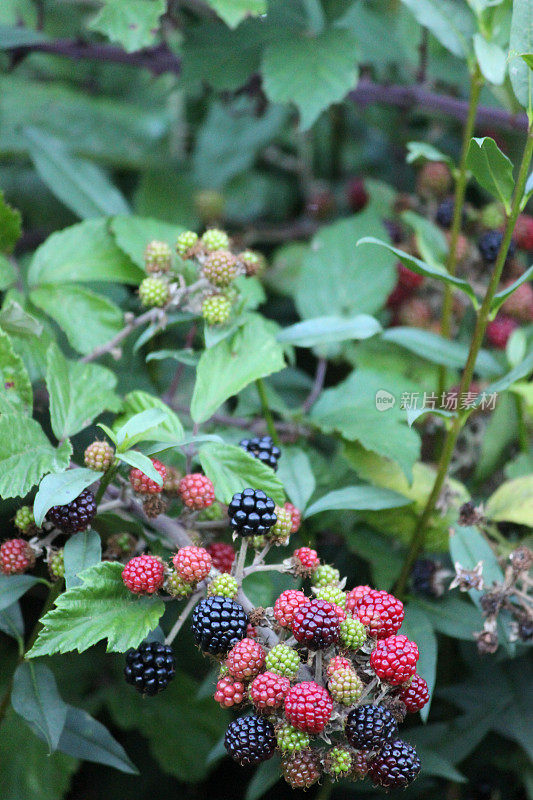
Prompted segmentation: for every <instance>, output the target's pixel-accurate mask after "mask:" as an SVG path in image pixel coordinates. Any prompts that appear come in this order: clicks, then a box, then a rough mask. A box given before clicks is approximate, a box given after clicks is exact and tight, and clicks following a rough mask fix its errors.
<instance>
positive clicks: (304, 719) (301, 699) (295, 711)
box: [285, 681, 333, 733]
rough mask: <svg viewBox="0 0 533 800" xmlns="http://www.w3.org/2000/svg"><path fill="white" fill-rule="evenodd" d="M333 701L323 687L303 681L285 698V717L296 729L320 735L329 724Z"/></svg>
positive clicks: (312, 682)
mask: <svg viewBox="0 0 533 800" xmlns="http://www.w3.org/2000/svg"><path fill="white" fill-rule="evenodd" d="M332 711H333V701H332V699H331V697H330V696H329V694H328V692H327V691H326V690H325V689H324V687H323V686H320V685H319V684H318V683H315V682H314V681H302V682H301V683H297V684H296V685H295V686H293V687H292V688H291V689H290V690H289V692H288V694H287V696H286V698H285V716H286V717H287V719H288V721H289V722H290V723H291V725H292V726H293V727H294V728H298V730H300V731H305V732H306V733H320V732H321V731H322V730H324V728H325V726H326V725H327V723H328V722H329V719H330V717H331V712H332Z"/></svg>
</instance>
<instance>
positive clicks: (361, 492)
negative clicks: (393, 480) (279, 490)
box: [305, 486, 411, 519]
mask: <svg viewBox="0 0 533 800" xmlns="http://www.w3.org/2000/svg"><path fill="white" fill-rule="evenodd" d="M410 502H411V501H410V500H408V499H407V498H405V497H404V496H403V495H401V494H398V493H397V492H392V491H390V490H389V489H381V488H379V487H377V486H346V487H345V488H344V489H336V490H335V491H333V492H329V493H328V494H326V495H324V496H323V497H321V498H320V500H317V501H316V503H313V504H312V505H311V506H309V508H308V509H307V510H306V512H305V518H306V519H307V517H312V516H313V515H314V514H320V512H321V511H343V510H346V509H348V510H350V511H380V510H381V509H383V508H398V507H399V506H407V505H409V504H410Z"/></svg>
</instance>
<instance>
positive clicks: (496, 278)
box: [396, 124, 533, 597]
mask: <svg viewBox="0 0 533 800" xmlns="http://www.w3.org/2000/svg"><path fill="white" fill-rule="evenodd" d="M532 156H533V124H532V125H530V128H529V131H528V137H527V141H526V145H525V148H524V154H523V157H522V163H521V164H520V170H519V173H518V178H517V181H516V186H515V190H514V193H513V199H512V203H511V212H510V214H509V217H508V219H507V223H506V226H505V231H504V234H503V239H502V243H501V245H500V250H499V252H498V256H497V258H496V262H495V264H494V269H493V271H492V275H491V277H490V281H489V284H488V286H487V291H486V293H485V297H484V298H483V302H482V304H481V308H479V310H478V312H477V318H476V324H475V327H474V333H473V335H472V341H471V344H470V350H469V353H468V358H467V361H466V365H465V368H464V371H463V376H462V378H461V385H460V387H459V397H460V396H461V395H462V394H464V393H465V392H466V391H467V390H468V387H469V386H470V384H471V382H472V377H473V375H474V370H475V365H476V359H477V356H478V353H479V351H480V349H481V345H482V342H483V337H484V335H485V330H486V327H487V323H488V320H489V313H490V309H491V304H492V300H493V298H494V295H495V293H496V290H497V288H498V284H499V283H500V278H501V274H502V271H503V267H504V265H505V259H506V258H507V251H508V250H509V244H510V242H511V237H512V235H513V231H514V227H515V224H516V220H517V218H518V215H519V213H520V204H521V201H522V198H523V196H524V189H525V185H526V181H527V177H528V172H529V166H530V163H531V158H532ZM468 413H469V412H468V409H466V410H465V411H464V412H463V413H462V414H457V416H456V417H455V418H454V420H453V423H452V425H451V427H450V428H449V429H448V432H447V434H446V438H445V440H444V445H443V449H442V453H441V457H440V461H439V465H438V469H437V475H436V478H435V483H434V484H433V489H432V490H431V493H430V495H429V497H428V499H427V502H426V505H425V508H424V510H423V512H422V514H421V516H420V518H419V520H418V524H417V526H416V528H415V530H414V532H413V535H412V538H411V544H410V546H409V550H408V552H407V555H406V558H405V561H404V564H403V567H402V571H401V573H400V577H399V578H398V582H397V584H396V593H397V594H398V595H399V596H400V597H401V596H403V595H404V593H405V588H406V586H407V581H408V578H409V575H410V573H411V568H412V566H413V564H414V562H415V561H416V559H417V558H418V556H419V554H420V553H421V552H422V550H423V549H424V543H425V539H426V529H427V525H428V523H429V521H430V518H431V515H432V514H433V512H434V511H435V506H436V504H437V501H438V499H439V497H440V493H441V491H442V487H443V486H444V482H445V480H446V475H447V472H448V467H449V466H450V461H451V459H452V455H453V451H454V449H455V444H456V442H457V438H458V436H459V433H460V432H461V428H462V427H463V425H464V422H465V420H466V419H467V417H468Z"/></svg>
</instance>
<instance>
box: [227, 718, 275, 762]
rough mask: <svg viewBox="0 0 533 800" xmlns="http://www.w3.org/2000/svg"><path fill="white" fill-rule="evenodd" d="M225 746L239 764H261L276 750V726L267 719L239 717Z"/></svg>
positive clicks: (231, 726)
mask: <svg viewBox="0 0 533 800" xmlns="http://www.w3.org/2000/svg"><path fill="white" fill-rule="evenodd" d="M224 746H225V748H226V750H227V751H228V753H229V755H230V756H231V757H232V758H233V759H234V760H235V761H237V762H238V763H239V764H241V765H243V766H244V765H248V764H260V763H261V762H262V761H267V760H268V759H269V758H271V757H272V756H273V754H274V750H275V749H276V735H275V733H274V726H273V725H272V723H271V722H270V720H268V719H266V718H265V717H256V716H250V717H239V719H235V720H233V722H232V723H231V724H230V725H229V727H228V729H227V731H226V735H225V737H224Z"/></svg>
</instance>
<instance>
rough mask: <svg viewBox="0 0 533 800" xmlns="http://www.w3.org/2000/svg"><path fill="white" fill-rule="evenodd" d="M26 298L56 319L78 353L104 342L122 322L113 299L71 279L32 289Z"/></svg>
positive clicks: (116, 330)
mask: <svg viewBox="0 0 533 800" xmlns="http://www.w3.org/2000/svg"><path fill="white" fill-rule="evenodd" d="M30 299H31V301H32V303H35V305H36V306H39V308H41V309H42V310H43V311H45V312H46V313H47V314H48V315H49V316H50V317H52V319H53V320H54V321H55V322H57V324H58V325H59V327H60V328H61V329H62V330H63V331H64V332H65V333H66V335H67V338H68V340H69V343H70V344H71V345H72V347H73V348H74V349H75V350H77V351H78V352H79V353H85V354H86V353H90V352H91V351H92V350H94V348H95V347H99V346H100V345H103V344H105V343H106V342H108V341H109V340H110V339H112V338H113V337H114V336H116V334H117V333H118V332H119V331H120V330H121V328H122V326H123V318H124V317H123V314H122V311H121V310H120V308H119V307H118V306H117V305H115V303H112V302H111V301H110V300H108V299H107V298H105V297H101V296H100V295H98V294H95V293H94V292H91V291H89V290H88V289H85V288H84V287H82V286H76V285H75V284H73V283H70V284H69V283H66V284H64V285H63V286H59V285H56V284H49V285H48V286H43V287H42V288H40V289H34V290H33V291H32V292H31V293H30Z"/></svg>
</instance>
